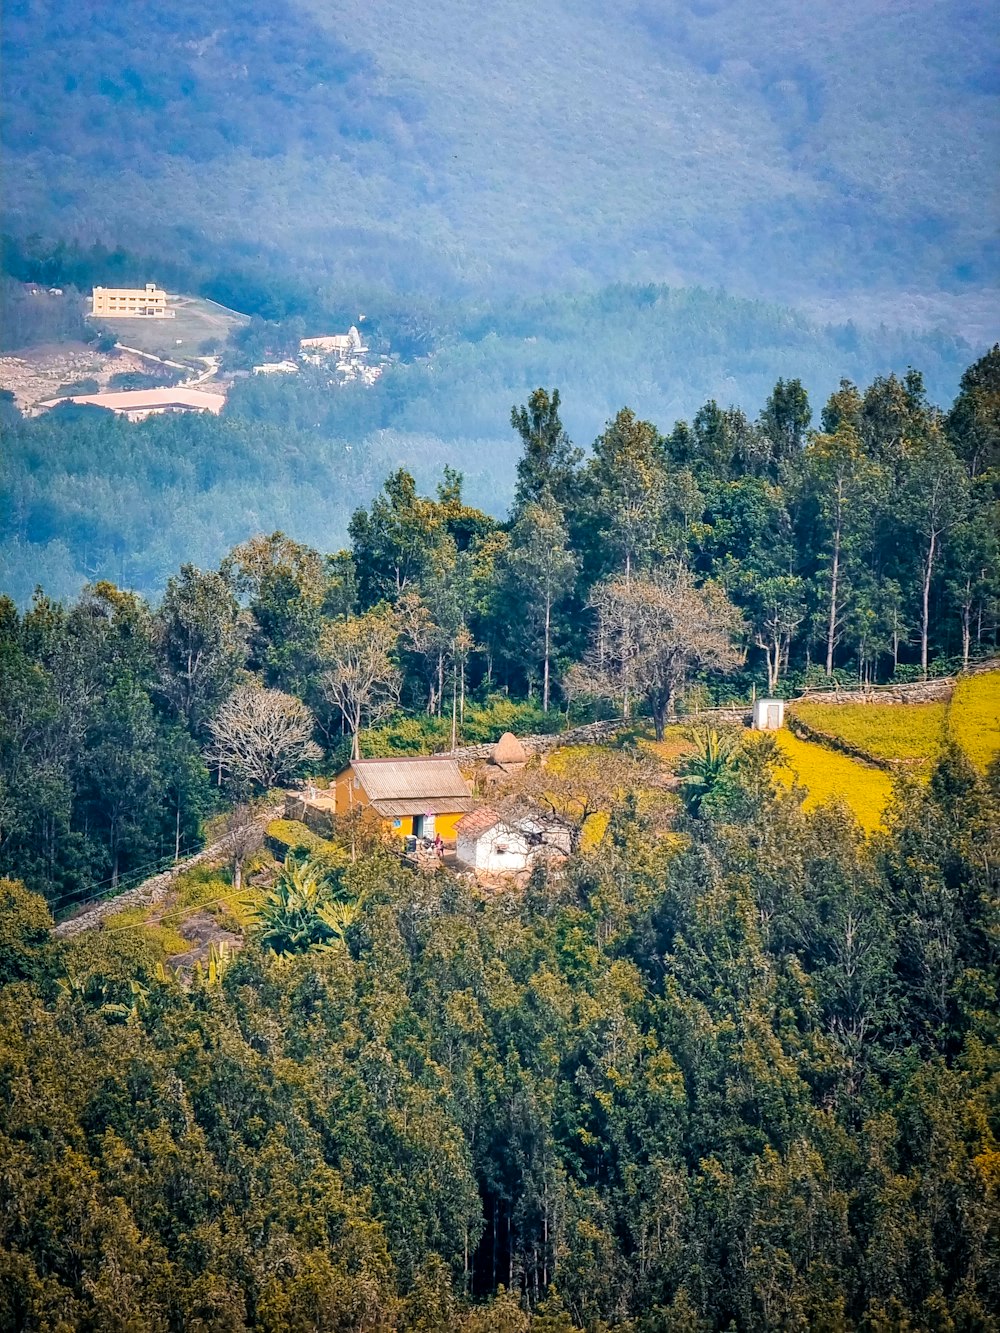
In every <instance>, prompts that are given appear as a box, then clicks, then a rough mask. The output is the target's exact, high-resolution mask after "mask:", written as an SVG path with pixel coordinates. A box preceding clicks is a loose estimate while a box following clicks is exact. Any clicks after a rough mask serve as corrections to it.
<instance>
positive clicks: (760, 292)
mask: <svg viewBox="0 0 1000 1333" xmlns="http://www.w3.org/2000/svg"><path fill="white" fill-rule="evenodd" d="M996 39H997V17H996V11H995V8H994V7H993V6H991V5H988V4H987V3H985V0H982V2H979V0H975V2H969V0H966V2H964V3H958V2H957V0H909V2H908V3H887V2H886V0H855V3H853V4H851V5H833V4H818V5H803V4H801V3H800V2H799V0H767V3H763V2H762V0H624V3H622V4H619V5H608V4H598V3H596V0H505V3H504V4H502V5H494V6H486V5H478V4H474V3H469V2H468V0H465V2H464V3H463V2H462V0H436V3H435V4H433V5H426V6H415V5H412V4H408V3H402V0H378V3H372V2H371V0H338V2H337V3H333V2H332V0H269V2H268V3H267V4H264V3H263V2H262V0H245V2H244V3H241V4H238V5H237V4H234V3H232V0H222V2H221V3H215V4H210V5H208V4H203V3H195V0H173V2H172V3H171V4H169V5H167V4H165V3H163V2H162V0H150V2H149V3H143V4H141V5H106V6H105V5H101V6H94V5H80V4H78V3H70V0H45V2H44V3H43V2H42V0H8V3H7V5H6V6H5V22H4V31H3V45H4V51H3V55H4V59H3V78H4V105H5V118H4V126H3V135H4V146H5V152H6V158H7V171H6V177H7V182H6V208H7V211H8V219H9V226H10V227H11V228H12V229H13V230H15V231H17V232H19V233H21V234H28V233H29V232H31V231H38V230H40V231H43V232H48V233H49V234H52V235H58V236H72V237H75V238H77V239H80V240H83V241H87V242H89V241H92V240H94V239H99V240H102V241H107V242H120V243H122V244H125V245H128V246H132V247H135V246H136V245H137V244H138V243H139V242H141V248H142V249H143V250H144V252H148V251H149V250H150V249H151V248H153V249H155V248H156V247H159V248H160V250H161V252H162V253H163V254H164V255H167V254H175V253H177V252H178V251H183V252H185V253H187V254H189V255H190V254H196V253H197V251H198V248H199V247H200V246H204V245H208V244H211V245H213V246H216V247H219V246H224V247H227V248H228V249H229V251H230V252H231V253H232V255H233V256H234V257H235V258H240V257H243V258H246V259H248V260H250V259H252V260H254V261H255V262H258V261H259V262H264V263H267V262H273V263H276V264H279V263H283V264H286V265H287V264H288V263H289V262H294V265H295V267H296V269H297V271H299V272H300V273H302V274H304V275H306V277H307V279H308V281H309V282H311V283H312V284H313V285H314V286H315V287H316V288H317V289H319V290H326V291H333V290H336V288H337V287H338V285H340V284H344V283H350V284H356V283H357V282H359V281H362V280H363V281H364V282H367V283H377V284H382V285H384V286H385V287H386V288H389V289H393V290H398V291H403V292H412V293H417V292H435V293H442V292H444V293H448V294H449V295H454V296H456V297H461V296H467V295H468V294H469V293H471V292H487V291H488V292H490V293H492V294H494V295H496V294H498V293H502V292H505V291H510V290H515V291H518V292H522V293H527V292H530V291H542V290H550V291H551V290H559V289H580V288H586V287H590V288H596V287H598V286H600V285H603V284H606V283H608V282H614V281H627V282H639V283H645V282H666V283H669V284H672V285H691V284H698V285H702V286H709V287H714V286H721V287H725V288H726V289H728V290H732V291H735V292H738V293H742V294H747V295H752V296H756V297H763V298H766V299H772V300H779V301H783V302H789V303H792V304H796V305H799V306H802V307H806V308H812V309H814V310H821V311H822V313H823V314H824V316H825V317H827V318H831V319H834V320H836V321H840V320H842V319H844V318H846V317H848V316H851V315H853V316H855V317H862V318H864V319H867V320H871V321H874V322H876V323H877V322H878V321H879V320H884V321H885V322H886V323H887V324H891V325H904V326H905V325H908V324H911V323H921V324H923V325H924V326H934V325H942V326H945V327H950V328H956V329H962V330H964V331H966V332H967V333H968V334H969V335H970V336H973V337H975V338H976V339H977V341H978V340H980V339H982V340H985V338H986V337H988V336H990V335H992V333H993V332H994V329H993V327H992V323H991V321H992V316H991V313H990V305H989V299H988V294H987V293H986V292H985V291H984V289H985V288H987V287H989V286H990V285H991V284H992V283H994V281H995V279H996V275H997V253H996V240H995V222H996V216H997V211H996V200H995V182H996V180H997V178H998V174H997V165H998V163H997V143H998V138H997V134H996V126H997V93H998V82H997V78H996V74H995V70H994V69H993V68H992V65H991V56H992V52H993V51H994V50H995V49H996Z"/></svg>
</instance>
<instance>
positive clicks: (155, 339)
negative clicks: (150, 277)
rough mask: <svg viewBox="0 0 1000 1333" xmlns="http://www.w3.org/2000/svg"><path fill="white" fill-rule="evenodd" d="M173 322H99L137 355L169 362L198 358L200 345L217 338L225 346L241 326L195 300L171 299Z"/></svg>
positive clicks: (224, 312) (219, 310) (239, 321)
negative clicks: (134, 350) (166, 359)
mask: <svg viewBox="0 0 1000 1333" xmlns="http://www.w3.org/2000/svg"><path fill="white" fill-rule="evenodd" d="M170 308H171V310H173V311H174V317H173V319H163V320H160V319H102V320H101V321H100V324H101V327H102V328H103V327H107V328H109V329H111V331H112V332H113V333H114V335H115V337H116V338H117V339H118V341H119V342H121V343H124V344H125V346H126V347H135V348H137V349H138V350H139V351H140V352H150V353H152V355H154V356H165V357H169V358H171V359H178V358H179V359H181V360H190V359H192V358H196V357H197V356H198V351H199V348H200V346H201V344H202V343H203V342H205V341H206V340H207V339H209V338H216V339H218V340H219V341H220V342H225V340H226V339H227V338H228V337H229V334H230V332H231V331H232V330H233V329H234V328H236V327H238V326H239V325H240V324H242V323H244V322H245V321H244V319H243V317H242V316H240V315H238V314H236V313H235V312H233V311H228V310H225V309H223V307H222V306H217V305H215V304H214V303H213V302H211V301H205V300H202V299H201V298H200V297H198V296H183V295H174V294H173V293H171V295H170Z"/></svg>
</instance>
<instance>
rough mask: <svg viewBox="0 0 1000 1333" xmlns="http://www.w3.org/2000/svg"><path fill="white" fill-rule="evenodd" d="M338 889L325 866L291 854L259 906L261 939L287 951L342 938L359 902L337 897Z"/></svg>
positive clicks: (280, 950) (276, 951)
mask: <svg viewBox="0 0 1000 1333" xmlns="http://www.w3.org/2000/svg"><path fill="white" fill-rule="evenodd" d="M335 892H336V890H335V889H334V887H333V886H331V884H330V882H329V880H328V878H327V876H326V875H325V874H324V873H323V872H322V870H321V869H319V868H317V867H316V866H315V865H314V864H312V863H310V862H309V861H300V860H298V859H297V858H296V857H295V856H294V855H289V856H288V857H287V858H286V859H285V864H284V867H283V869H282V871H281V874H280V875H279V876H278V880H277V882H276V884H275V886H274V888H273V889H272V890H271V892H270V893H269V894H268V896H267V898H266V899H265V900H264V902H263V903H262V904H261V906H260V907H259V908H258V909H257V920H258V924H259V926H260V936H259V938H260V941H261V943H262V944H264V945H266V946H267V948H269V949H272V950H273V951H274V952H275V953H278V954H287V953H301V952H302V951H303V950H305V949H311V948H314V947H316V946H317V945H325V944H332V943H335V942H338V941H342V940H343V938H344V934H345V932H346V930H347V928H348V926H349V925H350V924H351V921H353V920H354V917H355V916H356V914H357V904H356V903H349V902H344V901H342V900H340V899H338V898H336V897H335V896H334V895H335Z"/></svg>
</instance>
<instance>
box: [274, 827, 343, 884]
mask: <svg viewBox="0 0 1000 1333" xmlns="http://www.w3.org/2000/svg"><path fill="white" fill-rule="evenodd" d="M267 842H268V846H269V847H270V849H271V851H272V852H273V853H274V855H275V856H276V857H277V858H278V860H279V861H284V860H285V858H286V857H287V856H288V854H289V853H293V854H298V855H299V856H302V855H305V856H306V857H307V858H308V860H309V863H310V865H315V866H317V867H318V868H319V869H320V870H321V872H322V874H324V875H327V876H332V875H334V874H335V873H338V872H339V871H341V870H343V868H344V867H345V866H346V865H347V863H348V859H349V858H348V856H347V853H346V852H344V851H342V850H341V848H339V847H338V846H337V845H336V843H333V842H329V841H328V840H327V839H326V838H321V837H320V836H319V834H318V833H313V831H312V829H309V828H306V826H305V824H303V823H302V822H301V820H298V819H272V820H271V822H270V824H268V826H267Z"/></svg>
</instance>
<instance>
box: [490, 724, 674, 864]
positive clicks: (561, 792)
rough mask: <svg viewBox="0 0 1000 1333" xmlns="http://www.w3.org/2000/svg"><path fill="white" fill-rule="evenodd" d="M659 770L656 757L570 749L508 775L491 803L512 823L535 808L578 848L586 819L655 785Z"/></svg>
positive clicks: (599, 748)
mask: <svg viewBox="0 0 1000 1333" xmlns="http://www.w3.org/2000/svg"><path fill="white" fill-rule="evenodd" d="M659 772H660V766H659V764H658V762H657V760H656V759H655V758H654V757H653V756H651V755H648V754H640V755H635V754H628V753H626V752H625V751H622V750H612V749H609V748H608V747H607V746H595V747H593V748H590V749H587V748H582V749H579V750H568V751H564V752H561V753H558V754H557V755H555V756H553V757H552V758H551V759H550V760H549V761H548V762H547V763H544V762H543V763H537V762H536V763H531V764H528V765H527V766H526V767H525V768H523V769H520V770H519V771H518V772H516V773H514V774H511V775H510V777H509V778H508V779H507V781H506V782H504V783H503V785H502V786H500V787H499V788H498V789H497V791H496V792H495V793H492V794H491V797H490V803H491V805H492V806H493V807H494V808H495V809H496V811H497V813H498V814H499V815H500V816H501V817H502V818H503V819H505V820H507V822H508V823H511V824H517V823H518V822H519V821H520V820H522V819H525V818H531V817H532V815H535V816H537V815H538V813H539V812H542V813H544V814H545V815H548V816H551V817H553V818H555V819H558V820H559V821H560V822H561V823H562V824H564V825H565V826H566V827H567V828H568V829H569V832H570V838H571V842H572V846H573V848H574V850H576V849H578V848H579V846H580V839H581V837H582V836H583V831H584V827H585V826H586V824H587V821H588V820H589V819H591V818H592V817H593V816H594V815H597V814H605V815H606V814H608V813H609V812H610V811H611V810H612V809H613V808H614V807H615V806H616V805H618V804H620V802H621V801H622V800H623V799H624V798H625V797H626V796H627V795H628V794H629V793H633V792H637V791H640V790H642V789H644V788H648V787H650V786H654V785H657V779H658V775H659Z"/></svg>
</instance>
